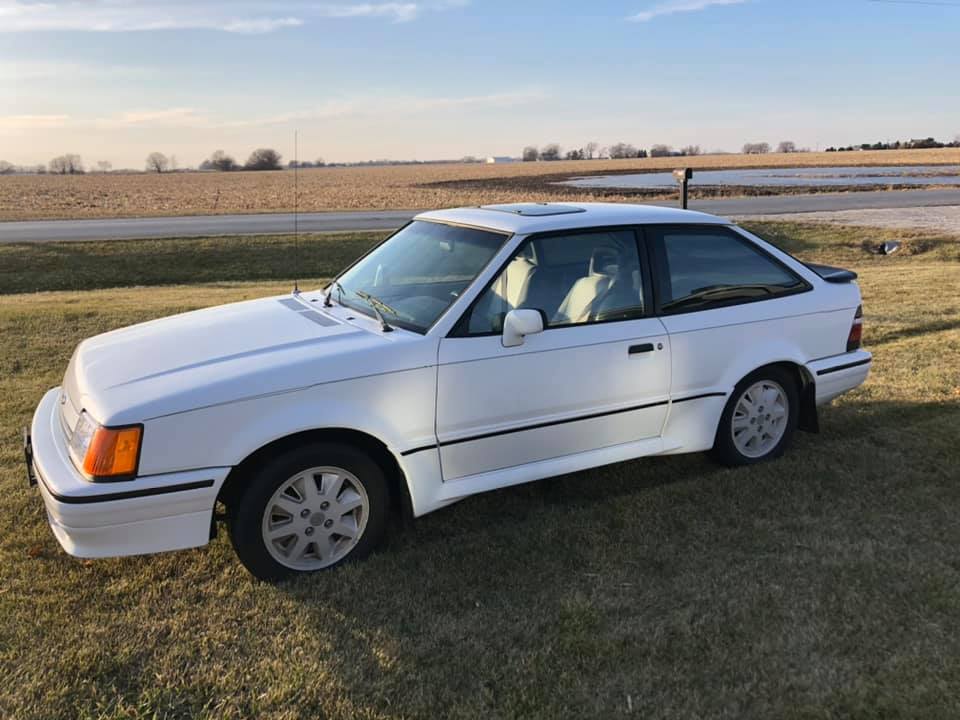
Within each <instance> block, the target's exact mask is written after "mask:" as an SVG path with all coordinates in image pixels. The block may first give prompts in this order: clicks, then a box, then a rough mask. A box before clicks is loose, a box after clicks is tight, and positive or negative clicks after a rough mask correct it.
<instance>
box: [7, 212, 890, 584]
mask: <svg viewBox="0 0 960 720" xmlns="http://www.w3.org/2000/svg"><path fill="white" fill-rule="evenodd" d="M855 277H856V275H854V274H853V273H851V272H849V271H846V270H840V269H837V268H830V267H826V266H816V265H809V264H804V263H802V262H800V261H799V260H797V259H795V258H793V257H791V256H790V255H788V254H787V253H785V252H783V251H781V250H779V249H778V248H776V247H774V246H773V245H771V244H770V243H768V242H765V241H764V240H762V239H760V238H758V237H756V236H755V235H752V234H751V233H749V232H746V231H745V230H743V229H741V228H738V227H736V226H735V225H733V224H731V223H730V222H729V221H727V220H724V219H721V218H717V217H713V216H710V215H704V214H701V213H696V212H687V211H682V210H673V209H665V208H658V207H649V206H637V205H611V204H588V203H585V204H570V205H559V204H517V205H499V206H487V207H479V208H477V207H474V208H462V209H456V210H442V211H437V212H427V213H423V214H421V215H418V216H417V217H416V218H415V219H414V220H413V221H412V222H411V223H409V224H408V225H406V226H405V227H403V228H402V229H400V230H399V231H397V232H396V233H395V234H394V235H392V236H391V237H390V238H389V239H387V240H386V241H384V242H383V243H381V244H380V245H378V246H377V247H376V248H374V249H373V250H371V251H370V252H369V253H367V254H366V255H365V256H364V257H362V258H360V259H359V260H357V261H356V262H355V263H354V264H353V265H352V266H350V267H349V268H347V270H345V271H344V272H343V273H342V274H341V275H340V276H339V277H337V278H336V280H335V281H333V282H332V283H331V284H330V285H328V286H327V287H326V288H325V289H323V290H316V291H312V292H303V293H298V292H294V293H293V294H291V295H288V296H284V297H274V298H265V299H260V300H254V301H249V302H242V303H236V304H231V305H225V306H222V307H216V308H209V309H205V310H199V311H196V312H191V313H186V314H184V315H178V316H175V317H170V318H164V319H160V320H155V321H153V322H147V323H144V324H142V325H135V326H133V327H129V328H125V329H122V330H116V331H113V332H109V333H106V334H104V335H99V336H97V337H94V338H90V339H88V340H85V341H84V342H82V343H81V344H80V345H79V346H78V347H77V349H76V352H75V353H74V355H73V358H72V359H71V361H70V364H69V367H68V368H67V372H66V376H65V377H64V380H63V386H62V387H60V388H55V389H53V390H50V391H49V392H48V393H47V394H46V395H45V396H44V398H43V400H42V401H41V403H40V406H39V407H38V408H37V411H36V414H35V416H34V418H33V424H32V428H31V429H30V432H29V433H28V434H26V435H25V453H26V455H27V462H28V471H29V472H28V475H29V477H30V480H31V481H33V482H36V481H38V482H39V488H40V493H41V495H42V496H43V501H44V503H45V505H46V508H47V514H48V518H49V522H50V526H51V528H52V529H53V533H54V534H55V535H56V537H57V539H58V540H59V541H60V544H61V545H62V546H63V547H64V549H65V550H66V551H67V552H68V553H70V554H71V555H76V556H79V557H106V556H118V555H133V554H141V553H154V552H160V551H165V550H177V549H181V548H189V547H196V546H200V545H204V544H206V543H207V542H208V540H209V539H210V538H211V537H212V534H213V532H214V531H215V527H216V526H215V523H214V510H215V505H216V503H217V502H220V503H222V504H223V505H224V506H225V508H226V513H227V519H228V525H229V532H230V538H231V540H232V541H233V545H234V547H235V549H236V552H237V554H238V555H239V557H240V560H241V561H242V562H243V563H244V565H246V567H247V568H248V569H249V570H250V571H251V572H252V573H253V574H254V575H256V576H257V577H259V578H264V579H279V578H283V577H286V576H289V575H291V574H294V573H297V572H309V571H314V570H320V569H323V568H329V567H331V566H334V565H338V564H339V563H341V562H343V561H345V560H348V559H353V558H359V557H362V556H364V555H367V554H368V553H369V552H370V551H371V550H372V549H373V548H374V547H375V546H376V545H377V543H378V541H379V540H380V539H381V537H382V535H383V532H384V527H385V524H386V521H387V518H388V514H389V513H391V512H394V511H399V512H407V513H410V514H412V515H413V516H421V515H424V514H426V513H429V512H432V511H434V510H437V509H438V508H441V507H443V506H445V505H448V504H450V503H452V502H455V501H457V500H461V499H463V498H465V497H467V496H469V495H473V494H475V493H480V492H484V491H487V490H493V489H495V488H502V487H506V486H509V485H516V484H518V483H525V482H529V481H532V480H539V479H541V478H546V477H550V476H553V475H558V474H561V473H569V472H574V471H578V470H583V469H585V468H591V467H596V466H598V465H604V464H607V463H614V462H619V461H622V460H628V459H631V458H638V457H642V456H645V455H666V454H673V453H689V452H699V451H703V450H710V449H711V448H712V450H713V453H714V454H715V456H716V457H717V458H718V459H719V460H720V461H722V462H724V463H727V464H731V465H749V464H752V463H756V462H759V461H762V460H766V459H769V458H773V457H776V456H778V455H780V454H781V453H782V452H783V451H784V448H785V447H786V446H787V444H788V443H789V441H790V438H791V436H792V435H793V433H794V431H795V430H796V429H798V428H799V429H803V430H811V431H816V430H817V405H820V404H823V403H826V402H828V401H830V400H831V399H832V398H834V397H836V396H837V395H839V394H840V393H843V392H846V391H848V390H851V389H852V388H855V387H857V386H858V385H860V384H861V383H862V382H863V381H864V380H865V379H866V377H867V372H868V371H869V368H870V363H871V355H870V353H868V352H866V351H864V350H862V349H860V334H861V327H862V326H861V312H860V291H859V289H858V287H857V285H856V284H855V283H854V282H853V280H854V278H855Z"/></svg>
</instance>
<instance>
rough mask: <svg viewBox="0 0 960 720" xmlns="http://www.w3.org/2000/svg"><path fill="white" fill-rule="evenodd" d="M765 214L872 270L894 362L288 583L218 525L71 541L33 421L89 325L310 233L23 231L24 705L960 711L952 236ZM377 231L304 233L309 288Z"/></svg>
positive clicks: (868, 293) (957, 263) (248, 286)
mask: <svg viewBox="0 0 960 720" xmlns="http://www.w3.org/2000/svg"><path fill="white" fill-rule="evenodd" d="M747 225H748V227H750V229H752V230H754V231H756V232H759V233H760V234H762V235H764V236H766V237H769V238H770V239H772V240H774V241H775V242H777V243H779V244H780V245H781V246H783V247H784V248H786V249H788V250H790V251H791V252H793V253H795V254H797V255H798V256H800V257H801V258H803V259H805V260H810V261H819V262H826V263H833V264H838V265H843V266H846V267H851V268H853V269H855V270H857V271H858V272H859V273H860V283H861V287H862V290H863V294H864V308H865V321H866V322H865V346H866V347H867V348H868V349H870V350H871V351H872V352H873V353H874V370H873V373H872V374H871V376H870V379H869V380H868V382H867V383H866V384H865V385H864V386H863V387H862V388H860V389H858V390H857V391H855V392H854V393H851V394H849V395H847V396H844V397H843V398H841V399H839V400H838V401H836V402H835V403H834V404H833V405H832V406H830V407H827V408H824V409H823V410H822V414H821V423H822V432H821V434H820V435H816V436H814V435H808V434H805V433H800V434H798V436H797V437H796V440H795V443H794V446H793V448H792V449H791V451H790V452H788V454H787V456H786V457H784V458H783V459H781V460H778V461H776V462H775V463H771V464H766V465H759V466H755V467H752V468H746V469H740V470H735V471H734V470H728V469H723V468H720V467H718V466H716V465H714V464H712V463H711V462H710V461H709V460H708V459H707V458H706V457H704V456H702V455H692V456H678V457H669V458H651V459H646V460H640V461H635V462H628V463H622V464H619V465H614V466H610V467H606V468H601V469H597V470H592V471H588V472H583V473H578V474H575V475H570V476H565V477H562V478H558V479H553V480H547V481H544V482H541V483H535V484H531V485H526V486H520V487H516V488H511V489H507V490H502V491H498V492H494V493H489V494H486V495H481V496H478V497H474V498H470V499H468V500H465V501H463V502H461V503H459V504H457V505H454V506H452V507H451V508H449V509H446V510H444V511H441V512H438V513H435V514H433V515H429V516H427V517H425V518H422V519H421V520H418V521H416V522H415V523H413V525H412V526H411V527H400V525H399V524H398V525H397V526H396V527H395V528H393V530H392V532H391V533H390V535H389V538H388V543H387V546H386V547H385V548H384V550H383V551H382V552H380V553H379V554H377V555H375V556H374V557H373V558H371V559H370V560H369V561H367V562H364V563H360V564H356V565H352V566H348V567H345V568H342V569H340V570H337V571H334V572H330V573H326V574H321V575H317V576H314V577H311V578H308V579H304V580H300V581H296V582H293V583H290V584H287V585H283V586H276V587H274V586H270V585H264V584H259V583H257V582H255V581H254V580H252V579H251V578H250V577H249V576H248V575H247V574H246V572H245V571H244V570H243V569H242V567H241V566H240V565H239V563H238V562H237V561H236V560H235V558H234V557H233V553H232V550H231V548H230V544H229V541H228V539H227V538H226V537H225V535H224V533H223V532H221V533H220V535H219V537H218V538H216V539H215V540H214V541H213V542H212V543H211V545H210V546H209V547H207V548H204V549H199V550H193V551H187V552H182V553H172V554H165V555H160V556H153V557H143V558H127V559H115V560H100V561H87V562H84V561H78V560H75V559H72V558H69V557H68V556H66V555H65V554H64V553H63V552H62V551H61V550H60V548H59V546H58V545H57V544H56V541H55V540H54V538H53V536H52V535H51V533H50V531H49V529H48V528H47V526H46V523H45V519H44V513H43V508H42V503H41V502H40V498H39V496H38V493H37V492H36V490H35V489H28V488H27V487H26V483H25V480H24V477H25V475H24V468H23V460H22V456H21V454H20V451H19V442H20V435H19V428H20V427H21V426H22V425H24V424H26V423H27V422H28V421H29V418H30V415H31V413H32V411H33V408H34V406H35V404H36V402H37V401H38V399H39V398H40V396H41V395H42V393H43V392H44V390H45V389H47V388H48V387H51V386H53V385H56V384H58V383H59V381H60V378H61V376H62V373H63V371H64V368H65V366H66V363H67V360H68V358H69V356H70V354H71V352H72V350H73V347H74V346H75V344H76V343H77V342H78V341H79V340H81V339H82V338H84V337H86V336H89V335H92V334H94V333H98V332H102V331H106V330H109V329H111V328H115V327H118V326H123V325H127V324H130V323H134V322H140V321H144V320H147V319H150V318H154V317H157V316H162V315H166V314H170V313H174V312H180V311H185V310H190V309H194V308H199V307H203V306H207V305H212V304H217V303H223V302H228V301H233V300H240V299H245V298H251V297H257V296H263V295H268V294H278V293H284V292H289V290H290V287H291V282H290V280H291V278H292V274H293V273H292V272H291V270H292V268H291V265H290V263H289V253H290V247H289V239H288V238H266V237H264V238H258V239H251V238H244V239H243V241H242V242H241V241H239V240H238V239H235V238H215V239H209V240H202V241H195V240H187V241H177V240H169V241H158V242H150V241H144V242H138V243H136V244H128V243H124V242H122V241H114V242H110V243H89V244H86V243H72V244H69V247H67V246H66V245H63V246H61V245H56V244H53V245H42V246H9V247H4V248H0V271H2V272H0V333H2V336H3V338H4V343H3V344H2V346H0V497H2V498H3V501H2V504H0V509H2V512H0V673H2V674H3V677H4V680H5V682H4V683H3V685H2V687H0V717H2V718H17V719H18V720H19V719H24V720H31V719H34V718H36V719H37V720H40V719H43V720H47V719H48V718H70V719H71V720H72V719H74V718H77V719H81V720H83V719H91V720H92V719H94V718H97V719H114V718H116V719H119V718H144V719H147V718H151V719H152V718H165V719H166V718H248V717H259V718H277V719H284V720H286V719H292V718H315V717H325V718H369V719H371V720H372V719H374V718H376V719H385V718H397V719H399V718H421V717H422V718H436V717H449V718H476V717H497V718H513V717H525V718H539V717H542V718H556V717H628V716H636V717H664V718H700V717H712V718H744V717H759V718H768V717H778V718H810V717H838V716H839V717H871V718H873V717H885V718H895V717H925V718H951V717H957V716H958V715H960V562H958V560H957V547H958V546H960V523H957V520H956V518H957V512H958V508H960V484H958V483H957V479H958V475H957V468H958V466H960V449H958V446H957V427H958V425H960V364H958V362H957V358H960V283H958V282H957V277H958V271H960V247H958V242H957V240H956V239H955V238H953V237H950V236H945V235H937V234H930V233H921V232H914V233H905V232H902V231H891V230H875V229H872V228H848V227H839V228H838V227H824V226H818V225H793V224H787V223H775V224H774V223H750V224H747ZM377 237H378V236H377V235H359V234H355V235H344V236H337V237H329V236H325V237H321V236H318V237H311V238H306V239H304V242H303V248H301V249H302V251H303V255H302V258H303V259H304V260H303V262H302V263H301V264H300V267H301V268H310V270H309V271H308V272H306V273H305V274H307V275H310V276H312V277H313V278H315V279H313V280H305V281H302V286H304V287H312V286H315V285H316V284H318V283H319V282H320V280H319V278H320V277H322V276H326V275H329V274H330V273H332V272H333V271H334V269H336V268H337V267H339V266H340V265H342V264H343V262H344V261H345V259H346V258H348V256H351V255H354V254H359V253H360V252H362V250H363V249H364V248H365V247H366V246H368V245H369V244H370V243H372V242H375V241H376V239H377ZM887 239H898V240H903V242H904V247H903V250H902V251H901V252H900V253H898V254H896V255H893V256H890V257H880V256H876V255H872V254H869V253H867V252H865V250H864V247H865V246H869V245H872V244H875V243H876V242H879V241H882V240H887ZM181 252H192V253H193V254H192V255H189V256H188V258H189V261H188V262H185V261H184V259H183V255H181V254H180V253H181ZM138 253H139V254H138ZM142 266H149V270H142V271H141V274H131V272H132V270H134V269H136V268H140V267H142ZM200 268H204V269H203V270H202V271H201V270H200ZM244 268H253V269H254V270H253V272H255V273H256V274H255V275H253V274H251V275H249V276H247V277H244V274H243V273H244ZM8 269H9V270H8ZM69 270H76V273H71V272H69ZM71 277H75V278H76V279H75V280H72V281H71V280H70V278H71ZM252 279H255V280H256V282H251V281H250V280H252ZM130 285H138V286H136V287H127V286H130ZM25 290H30V292H24V291H25ZM34 290H41V291H43V292H32V291H34Z"/></svg>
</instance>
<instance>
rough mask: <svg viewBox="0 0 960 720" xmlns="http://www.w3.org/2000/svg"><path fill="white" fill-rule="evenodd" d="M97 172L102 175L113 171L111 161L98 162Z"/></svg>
mask: <svg viewBox="0 0 960 720" xmlns="http://www.w3.org/2000/svg"><path fill="white" fill-rule="evenodd" d="M97 170H99V171H100V172H102V173H108V172H110V171H111V170H113V163H112V162H110V161H109V160H97Z"/></svg>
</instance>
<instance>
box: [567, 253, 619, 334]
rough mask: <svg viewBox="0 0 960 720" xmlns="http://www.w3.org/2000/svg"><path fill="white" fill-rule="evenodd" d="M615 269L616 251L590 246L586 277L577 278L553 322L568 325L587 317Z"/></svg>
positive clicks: (617, 262)
mask: <svg viewBox="0 0 960 720" xmlns="http://www.w3.org/2000/svg"><path fill="white" fill-rule="evenodd" d="M618 269H619V258H618V256H617V251H616V250H614V249H613V248H594V251H593V254H592V255H591V256H590V269H589V271H588V272H589V274H588V275H587V276H586V277H582V278H580V279H579V280H577V281H576V282H575V283H574V284H573V287H571V288H570V292H568V293H567V296H566V297H565V298H564V299H563V302H562V303H560V307H559V308H558V309H557V312H556V314H555V315H554V316H553V323H552V324H554V325H569V324H573V323H583V322H587V321H589V320H590V318H591V316H592V315H593V313H594V307H595V305H596V304H597V302H598V301H599V300H600V299H601V298H603V297H605V296H606V294H607V291H608V290H609V289H610V285H611V284H612V283H613V279H614V277H616V275H617V272H618Z"/></svg>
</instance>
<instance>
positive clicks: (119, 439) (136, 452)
mask: <svg viewBox="0 0 960 720" xmlns="http://www.w3.org/2000/svg"><path fill="white" fill-rule="evenodd" d="M142 439H143V426H142V425H127V426H125V427H112V428H108V427H103V426H102V425H99V424H97V423H96V422H94V420H93V419H92V418H91V417H90V416H89V415H88V414H87V413H86V411H84V412H82V413H80V419H79V420H78V421H77V427H76V428H75V429H74V431H73V437H71V438H70V454H71V455H73V461H74V462H75V463H76V464H77V466H78V467H79V468H80V469H81V470H82V471H83V472H84V474H86V476H87V477H89V478H90V479H91V480H101V479H105V480H111V479H113V480H115V479H118V478H122V477H131V476H133V475H136V474H137V465H138V463H139V461H140V443H141V441H142Z"/></svg>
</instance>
